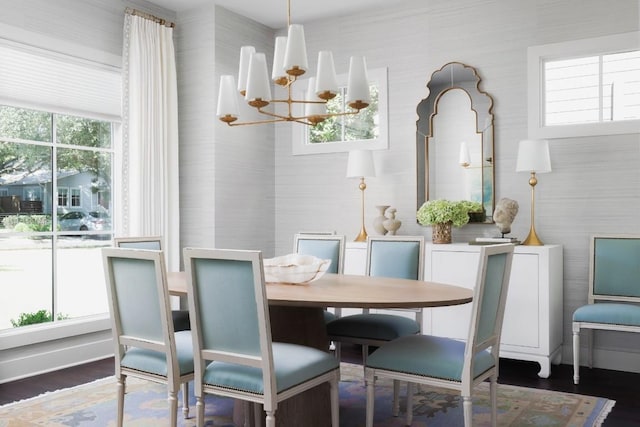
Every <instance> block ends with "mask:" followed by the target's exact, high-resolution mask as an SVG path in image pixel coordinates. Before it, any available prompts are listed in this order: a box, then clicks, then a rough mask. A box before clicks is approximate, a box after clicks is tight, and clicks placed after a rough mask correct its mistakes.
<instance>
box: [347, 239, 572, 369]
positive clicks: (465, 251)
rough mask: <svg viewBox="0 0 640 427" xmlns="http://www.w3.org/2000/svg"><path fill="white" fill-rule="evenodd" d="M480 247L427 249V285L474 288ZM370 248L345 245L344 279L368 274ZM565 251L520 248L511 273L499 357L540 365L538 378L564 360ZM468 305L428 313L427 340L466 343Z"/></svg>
mask: <svg viewBox="0 0 640 427" xmlns="http://www.w3.org/2000/svg"><path fill="white" fill-rule="evenodd" d="M479 251H480V247H479V246H476V245H469V244H466V243H452V244H445V245H436V244H432V243H427V244H426V246H425V264H424V279H425V280H427V281H433V282H441V283H448V284H454V285H458V286H464V287H467V288H472V287H473V286H474V284H475V280H476V274H477V268H478V261H479ZM365 265H366V244H364V243H356V242H353V243H347V247H346V253H345V265H344V272H345V274H364V270H365ZM562 269H563V259H562V246H560V245H544V246H516V248H515V254H514V257H513V264H512V267H511V279H510V282H509V294H508V296H507V306H506V309H505V317H504V324H503V329H502V340H501V346H500V356H501V357H504V358H508V359H519V360H529V361H534V362H538V363H539V364H540V371H539V373H538V375H539V376H540V377H543V378H547V377H549V375H550V374H551V363H554V364H558V363H560V362H561V356H562V321H563V313H562V306H563V277H562V274H563V273H562ZM470 312H471V306H470V304H466V305H462V306H455V307H440V308H432V309H427V310H426V311H425V316H424V325H423V332H424V333H425V334H432V335H439V336H447V337H452V338H457V339H461V340H464V339H466V338H467V330H468V324H469V318H470Z"/></svg>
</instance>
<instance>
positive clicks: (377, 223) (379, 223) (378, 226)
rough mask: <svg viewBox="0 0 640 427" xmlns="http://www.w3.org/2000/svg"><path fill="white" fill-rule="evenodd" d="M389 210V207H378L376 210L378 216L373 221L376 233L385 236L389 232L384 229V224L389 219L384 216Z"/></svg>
mask: <svg viewBox="0 0 640 427" xmlns="http://www.w3.org/2000/svg"><path fill="white" fill-rule="evenodd" d="M388 208H389V206H388V205H379V206H376V209H378V216H377V217H375V218H374V219H373V229H374V230H376V233H378V234H382V235H383V236H384V235H385V234H387V230H386V229H385V228H384V225H383V222H384V221H385V220H386V219H387V217H386V216H384V213H385V211H386V210H387V209H388Z"/></svg>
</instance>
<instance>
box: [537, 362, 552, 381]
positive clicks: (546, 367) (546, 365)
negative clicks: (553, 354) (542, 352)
mask: <svg viewBox="0 0 640 427" xmlns="http://www.w3.org/2000/svg"><path fill="white" fill-rule="evenodd" d="M538 363H539V364H540V371H539V372H538V376H539V377H540V378H549V376H550V375H551V361H550V360H549V359H545V360H539V361H538Z"/></svg>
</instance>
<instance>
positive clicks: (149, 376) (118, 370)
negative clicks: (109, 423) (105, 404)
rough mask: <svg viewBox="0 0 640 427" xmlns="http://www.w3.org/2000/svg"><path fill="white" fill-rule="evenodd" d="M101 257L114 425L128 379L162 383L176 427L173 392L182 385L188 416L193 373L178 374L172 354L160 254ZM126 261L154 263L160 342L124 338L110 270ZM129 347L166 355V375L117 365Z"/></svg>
mask: <svg viewBox="0 0 640 427" xmlns="http://www.w3.org/2000/svg"><path fill="white" fill-rule="evenodd" d="M102 257H103V264H104V271H105V276H106V282H107V293H108V297H109V309H110V312H111V316H110V317H111V329H112V332H113V336H114V344H115V351H114V354H115V377H116V381H117V388H118V404H117V406H118V413H117V425H118V426H119V427H121V426H122V424H123V420H124V397H125V388H126V378H127V377H128V376H131V377H136V378H141V379H145V380H148V381H154V382H158V383H162V384H166V385H167V386H168V390H169V398H168V399H169V404H170V420H169V425H170V426H176V425H177V405H178V400H177V393H178V390H179V389H180V386H182V396H183V415H184V418H187V417H188V416H189V393H188V383H189V381H191V380H193V378H194V374H193V371H192V372H191V373H189V374H187V375H182V376H181V375H180V369H179V367H178V358H177V354H176V342H175V335H174V330H173V321H172V319H171V307H170V303H169V290H168V286H167V279H166V268H165V264H164V254H163V252H162V251H156V250H141V249H125V248H103V249H102ZM114 258H120V259H122V258H127V259H136V260H149V261H152V262H153V264H154V269H155V278H156V287H157V294H158V298H159V310H160V317H161V320H160V321H161V326H162V336H163V338H162V341H152V340H149V339H147V338H145V337H136V336H130V335H126V334H125V333H124V332H123V329H122V319H121V312H120V309H119V306H118V293H117V289H116V283H115V280H116V278H115V275H114V271H113V267H112V259H114ZM129 347H139V348H143V349H147V350H153V351H158V352H162V353H165V354H166V358H167V362H166V363H167V375H166V376H161V375H157V374H154V373H150V372H144V371H141V370H138V369H130V368H128V367H125V366H122V365H121V360H122V358H123V357H124V355H125V353H126V351H127V349H128V348H129Z"/></svg>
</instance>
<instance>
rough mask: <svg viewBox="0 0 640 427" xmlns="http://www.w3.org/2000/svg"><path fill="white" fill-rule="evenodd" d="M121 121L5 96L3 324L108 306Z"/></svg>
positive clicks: (0, 113) (0, 211) (1, 112)
mask: <svg viewBox="0 0 640 427" xmlns="http://www.w3.org/2000/svg"><path fill="white" fill-rule="evenodd" d="M115 128H116V123H112V122H109V121H104V120H96V119H92V118H87V117H81V116H72V115H60V114H55V113H51V112H46V111H37V110H32V109H25V108H19V107H14V106H8V105H0V194H2V196H1V197H0V203H1V204H0V219H1V222H0V283H2V284H3V295H2V298H0V329H6V328H11V327H18V326H25V325H28V324H32V323H42V322H47V321H57V320H64V319H67V318H76V317H81V316H87V315H92V314H98V313H105V312H107V299H106V292H105V289H106V288H105V285H104V279H103V272H102V264H101V256H100V248H101V247H104V246H108V245H110V244H111V238H112V216H111V213H112V212H113V207H112V197H111V188H112V178H111V177H112V164H113V156H114V152H113V139H114V138H113V136H114V130H115Z"/></svg>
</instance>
